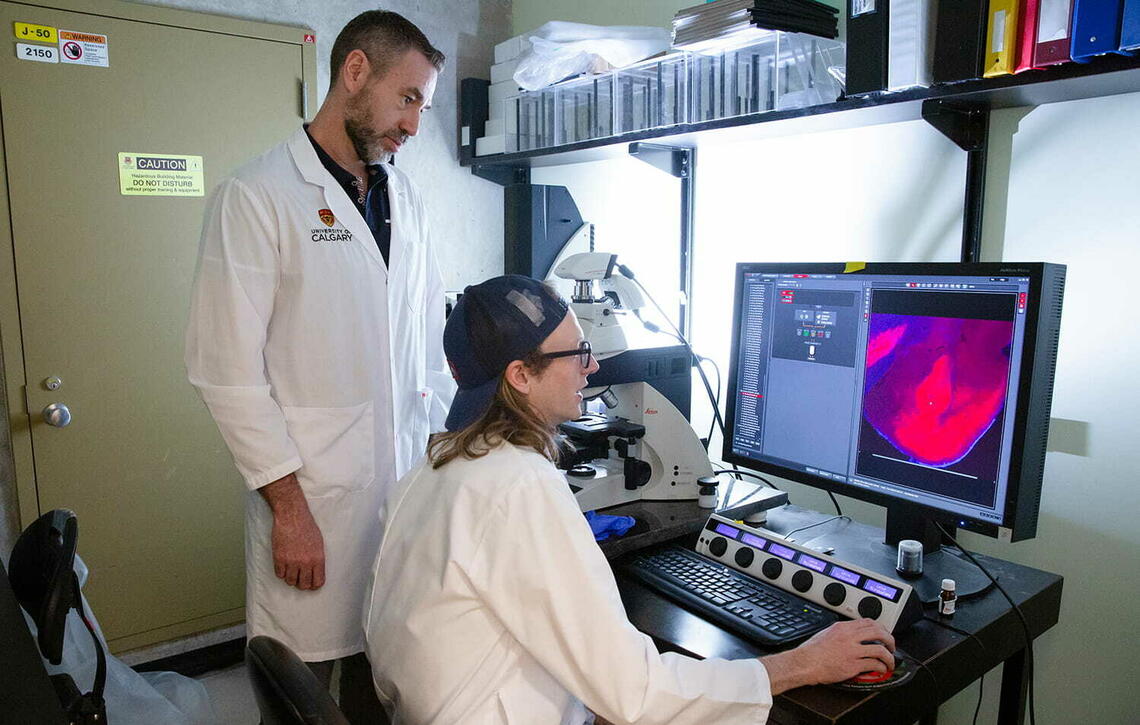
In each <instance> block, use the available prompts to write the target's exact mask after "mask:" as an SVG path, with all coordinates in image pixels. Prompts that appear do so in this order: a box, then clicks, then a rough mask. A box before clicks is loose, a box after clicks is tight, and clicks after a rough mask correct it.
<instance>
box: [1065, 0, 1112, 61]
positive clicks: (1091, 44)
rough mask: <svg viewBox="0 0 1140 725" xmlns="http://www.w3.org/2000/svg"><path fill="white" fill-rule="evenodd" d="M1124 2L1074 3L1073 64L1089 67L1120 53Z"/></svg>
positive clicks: (1093, 0)
mask: <svg viewBox="0 0 1140 725" xmlns="http://www.w3.org/2000/svg"><path fill="white" fill-rule="evenodd" d="M1123 12H1124V0H1076V1H1075V2H1074V3H1073V48H1072V53H1071V55H1072V57H1073V60H1075V61H1077V62H1079V63H1088V62H1089V60H1090V59H1091V58H1093V57H1094V56H1098V55H1104V54H1105V53H1119V52H1120V20H1121V17H1122V16H1123Z"/></svg>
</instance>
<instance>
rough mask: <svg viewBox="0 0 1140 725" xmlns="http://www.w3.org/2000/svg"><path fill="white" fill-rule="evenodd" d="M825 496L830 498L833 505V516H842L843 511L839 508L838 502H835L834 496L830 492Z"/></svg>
mask: <svg viewBox="0 0 1140 725" xmlns="http://www.w3.org/2000/svg"><path fill="white" fill-rule="evenodd" d="M827 495H828V496H829V497H830V498H831V503H833V504H835V515H836V516H843V509H841V508H839V501H838V500H836V498H835V494H834V493H832V492H831V491H828V492H827ZM844 518H846V517H844Z"/></svg>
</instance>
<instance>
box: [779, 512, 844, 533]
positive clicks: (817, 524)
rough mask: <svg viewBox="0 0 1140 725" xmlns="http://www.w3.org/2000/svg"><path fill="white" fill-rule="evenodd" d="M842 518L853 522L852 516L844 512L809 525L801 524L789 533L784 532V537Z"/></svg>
mask: <svg viewBox="0 0 1140 725" xmlns="http://www.w3.org/2000/svg"><path fill="white" fill-rule="evenodd" d="M840 519H842V520H844V521H847V522H848V523H850V522H851V517H850V516H844V515H843V514H840V515H839V516H832V517H831V518H829V519H824V520H823V521H816V522H815V523H814V524H808V525H807V526H801V527H799V528H798V529H792V530H791V531H789V532H788V533H786V534H784V538H785V539H790V538H792V534H798V533H799V532H801V531H807V530H808V529H814V528H815V527H816V526H823V525H824V524H829V523H831V522H832V521H839V520H840Z"/></svg>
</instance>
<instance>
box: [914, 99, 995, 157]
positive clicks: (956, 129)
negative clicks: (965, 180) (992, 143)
mask: <svg viewBox="0 0 1140 725" xmlns="http://www.w3.org/2000/svg"><path fill="white" fill-rule="evenodd" d="M922 118H923V120H925V121H926V122H927V123H929V124H930V125H931V126H934V128H936V129H938V131H939V132H941V133H942V135H943V136H945V137H946V138H948V139H950V140H951V141H953V142H954V143H956V144H957V145H958V148H960V149H962V150H963V151H976V150H977V149H980V148H982V147H983V146H985V145H986V141H987V137H988V135H989V128H990V109H989V108H985V107H982V106H961V105H955V104H952V103H947V102H946V101H943V100H940V99H939V100H929V101H924V102H923V104H922Z"/></svg>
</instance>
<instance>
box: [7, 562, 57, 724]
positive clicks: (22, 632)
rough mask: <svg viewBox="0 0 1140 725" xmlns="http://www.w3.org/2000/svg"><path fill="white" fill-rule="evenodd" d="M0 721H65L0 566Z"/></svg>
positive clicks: (40, 722) (53, 689) (38, 722)
mask: <svg viewBox="0 0 1140 725" xmlns="http://www.w3.org/2000/svg"><path fill="white" fill-rule="evenodd" d="M0 671H3V673H4V676H3V677H0V720H3V721H4V722H12V723H37V725H40V724H42V725H56V724H57V723H58V724H59V725H65V724H66V723H67V718H66V717H65V716H64V714H63V709H62V708H61V707H60V705H59V700H58V699H57V698H56V694H55V688H53V687H52V684H51V680H49V679H48V675H47V672H46V671H45V670H44V666H43V660H41V659H40V652H39V649H37V647H36V643H35V640H33V639H32V634H31V632H29V631H28V625H27V623H26V622H25V621H24V614H23V612H22V611H21V610H20V605H19V603H18V602H17V601H16V596H15V594H13V593H12V585H11V583H9V581H8V572H7V571H6V570H5V569H4V565H3V564H0Z"/></svg>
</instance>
